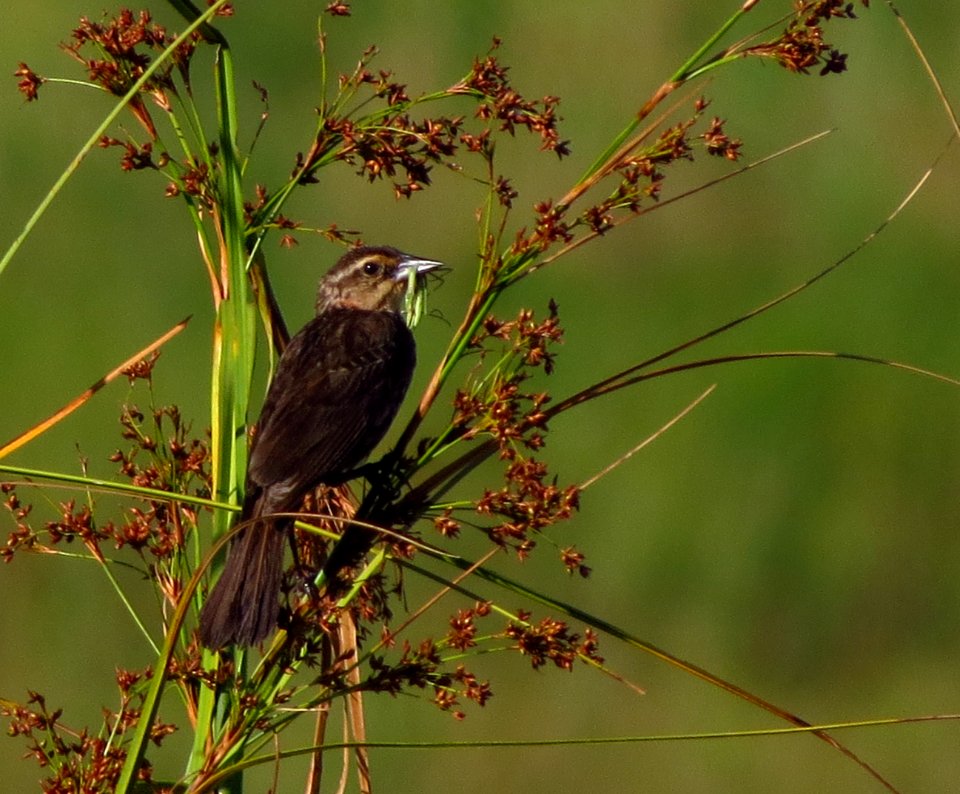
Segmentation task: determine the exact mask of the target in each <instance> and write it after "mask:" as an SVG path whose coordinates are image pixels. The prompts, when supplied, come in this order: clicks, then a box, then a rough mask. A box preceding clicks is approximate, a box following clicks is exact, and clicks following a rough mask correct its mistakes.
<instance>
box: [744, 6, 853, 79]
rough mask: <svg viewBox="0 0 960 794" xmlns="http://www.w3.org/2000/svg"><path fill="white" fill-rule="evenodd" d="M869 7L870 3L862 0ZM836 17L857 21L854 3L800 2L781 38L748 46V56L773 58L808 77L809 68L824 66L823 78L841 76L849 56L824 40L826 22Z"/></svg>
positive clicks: (746, 51)
mask: <svg viewBox="0 0 960 794" xmlns="http://www.w3.org/2000/svg"><path fill="white" fill-rule="evenodd" d="M861 3H862V4H863V6H864V7H865V8H866V7H869V5H870V3H869V0H861ZM833 18H841V19H856V14H854V12H853V3H849V2H843V0H819V2H814V3H810V2H799V3H797V10H796V14H795V16H794V19H793V20H792V21H791V23H790V24H789V25H788V26H787V28H786V30H784V32H783V33H782V34H781V36H780V37H779V38H777V39H775V40H774V41H772V42H766V43H764V44H759V45H756V46H753V47H748V48H746V50H744V52H745V53H746V54H747V55H757V56H760V57H765V58H773V59H774V60H775V61H776V62H777V63H779V64H780V65H781V66H783V67H784V68H786V69H789V70H790V71H791V72H797V73H799V74H809V73H810V69H811V68H813V67H815V66H817V65H818V64H819V65H820V66H821V68H820V75H821V76H822V75H826V74H840V73H841V72H844V71H846V69H847V56H846V55H845V54H844V53H842V52H840V51H839V50H836V49H834V48H833V47H832V46H831V45H829V44H827V43H825V42H824V40H823V28H822V27H821V26H822V24H823V23H824V22H828V21H829V20H830V19H833Z"/></svg>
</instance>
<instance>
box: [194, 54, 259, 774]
mask: <svg viewBox="0 0 960 794" xmlns="http://www.w3.org/2000/svg"><path fill="white" fill-rule="evenodd" d="M216 93H217V111H218V124H219V127H220V158H221V159H220V166H221V169H222V171H221V181H220V216H219V219H218V220H219V223H220V233H221V235H222V237H221V240H220V245H221V250H220V283H219V285H218V287H219V290H220V294H219V295H217V296H215V300H216V301H217V318H216V325H215V328H214V345H213V377H212V388H211V426H212V434H211V435H212V450H211V458H212V475H213V495H214V498H215V499H217V500H219V501H223V502H231V503H236V502H239V501H240V499H241V498H242V495H243V483H244V476H245V473H246V468H247V440H246V439H247V436H246V422H247V408H248V405H249V402H250V391H251V384H252V379H253V363H254V353H255V348H256V316H257V314H256V305H255V301H254V298H253V295H252V291H251V288H250V283H249V279H248V278H247V263H248V255H247V251H246V245H245V233H246V225H245V220H244V211H243V190H242V168H243V162H242V158H241V157H240V155H239V151H238V148H237V104H236V91H235V85H234V75H233V59H232V55H231V52H230V49H229V47H228V46H227V44H226V42H223V43H222V44H221V45H220V47H219V49H218V52H217V60H216ZM232 520H233V519H232V516H231V514H230V513H227V512H224V511H221V512H217V513H214V516H213V538H214V540H216V539H217V538H220V537H222V536H223V535H224V534H226V533H227V532H228V531H229V530H230V526H231V523H232ZM216 567H217V565H215V566H214V568H216ZM204 661H205V664H206V665H208V666H210V667H214V666H215V665H216V663H217V660H216V655H215V654H211V653H209V652H207V653H205V656H204ZM216 700H217V693H215V692H213V691H211V690H209V689H206V688H204V689H202V690H201V692H200V697H199V702H198V721H197V726H196V730H195V732H194V743H193V748H192V750H191V753H190V760H189V763H188V770H187V771H188V773H191V772H195V771H197V770H199V769H200V768H201V767H202V765H203V761H204V758H205V748H206V745H207V741H208V738H209V737H210V735H211V734H213V733H216V725H215V723H216V714H217V707H216V706H217V704H216ZM240 785H241V781H240V780H237V781H236V783H235V784H234V785H233V786H232V788H233V789H234V790H238V791H239V790H240V788H239V787H240Z"/></svg>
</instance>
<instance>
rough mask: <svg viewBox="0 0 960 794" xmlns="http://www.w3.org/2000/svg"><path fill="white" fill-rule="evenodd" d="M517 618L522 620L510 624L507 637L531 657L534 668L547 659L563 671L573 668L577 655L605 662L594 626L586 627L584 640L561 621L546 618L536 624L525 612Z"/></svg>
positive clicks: (542, 664)
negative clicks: (592, 628)
mask: <svg viewBox="0 0 960 794" xmlns="http://www.w3.org/2000/svg"><path fill="white" fill-rule="evenodd" d="M518 617H519V618H520V621H519V622H511V623H510V625H509V626H507V630H506V636H507V637H508V638H510V639H511V640H513V641H514V642H515V643H516V644H515V645H514V649H515V650H517V651H519V652H520V653H521V654H523V655H524V656H529V657H530V664H531V665H533V668H534V669H535V670H536V669H539V668H540V667H543V666H544V665H545V664H546V663H547V662H553V663H554V664H555V665H556V666H557V667H559V668H560V669H562V670H572V669H573V663H574V662H575V661H576V660H577V659H578V658H580V659H589V660H590V661H593V662H596V663H597V664H602V663H603V657H602V656H600V654H599V652H598V647H599V645H598V641H597V635H596V634H595V633H594V632H593V631H592V630H591V629H586V631H585V632H584V637H583V639H581V638H580V635H579V634H575V633H571V632H570V629H569V627H568V626H567V624H566V623H565V622H564V621H562V620H555V619H554V618H543V620H541V621H540V622H539V623H535V624H534V623H530V622H529V619H530V613H529V612H524V611H521V612H520V613H519V615H518Z"/></svg>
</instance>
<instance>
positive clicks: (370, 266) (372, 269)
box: [363, 262, 380, 276]
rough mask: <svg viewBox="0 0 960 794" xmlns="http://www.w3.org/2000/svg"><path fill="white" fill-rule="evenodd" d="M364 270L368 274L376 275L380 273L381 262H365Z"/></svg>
mask: <svg viewBox="0 0 960 794" xmlns="http://www.w3.org/2000/svg"><path fill="white" fill-rule="evenodd" d="M363 272H364V273H365V274H366V275H368V276H376V275H379V274H380V263H379V262H364V263H363Z"/></svg>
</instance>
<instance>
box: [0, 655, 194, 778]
mask: <svg viewBox="0 0 960 794" xmlns="http://www.w3.org/2000/svg"><path fill="white" fill-rule="evenodd" d="M142 677H143V674H142V673H129V672H126V671H119V672H118V674H117V683H118V685H119V686H120V693H121V702H122V704H123V705H122V707H121V710H120V711H119V712H117V713H114V712H110V711H109V710H108V711H106V712H105V714H104V717H105V724H106V727H107V729H106V730H105V731H103V733H102V735H97V736H91V735H90V734H89V733H88V731H87V730H86V729H82V730H79V731H77V730H73V729H71V728H68V727H67V726H65V725H64V724H63V722H62V721H61V717H62V714H63V713H62V710H61V709H55V710H53V711H51V710H49V709H48V708H47V704H46V700H45V698H44V697H43V696H42V695H41V694H39V693H38V692H29V693H28V700H27V703H26V704H17V703H11V702H9V701H5V702H4V704H3V705H2V706H0V715H2V716H3V717H6V718H8V719H9V721H10V725H9V728H8V730H7V733H8V734H9V735H10V736H23V737H24V738H26V739H27V740H28V745H27V750H28V755H29V756H30V757H32V758H33V759H34V760H35V761H36V762H37V764H39V765H40V767H42V768H45V769H48V770H49V772H50V774H49V776H48V777H47V778H46V779H44V780H43V781H42V783H41V785H42V787H43V790H44V791H50V792H73V791H89V792H101V791H102V792H107V791H113V790H114V789H115V788H116V784H117V782H118V780H119V777H120V773H121V771H122V769H123V765H124V762H125V761H126V757H127V754H126V750H125V749H124V747H123V742H122V741H119V740H118V739H119V737H120V736H122V735H123V733H124V732H126V731H128V730H130V729H131V728H133V727H135V726H136V724H137V722H138V721H139V718H140V703H141V702H142V699H143V698H142V696H141V695H140V694H138V693H136V692H134V687H135V685H136V684H137V683H138V682H139V681H140V680H141V678H142ZM174 731H176V726H174V725H171V724H168V723H161V722H159V721H158V722H156V723H155V724H154V725H153V726H152V728H151V732H150V738H151V740H152V741H153V742H154V743H155V744H156V745H157V746H160V745H161V744H162V742H163V740H164V739H165V738H166V737H167V736H169V735H170V734H172V733H173V732H174ZM115 734H116V735H115ZM138 776H139V780H140V781H142V782H143V783H145V784H147V785H149V783H150V780H151V777H152V769H151V767H150V765H149V763H147V762H146V761H143V762H142V764H141V767H140V770H139V773H138Z"/></svg>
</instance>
